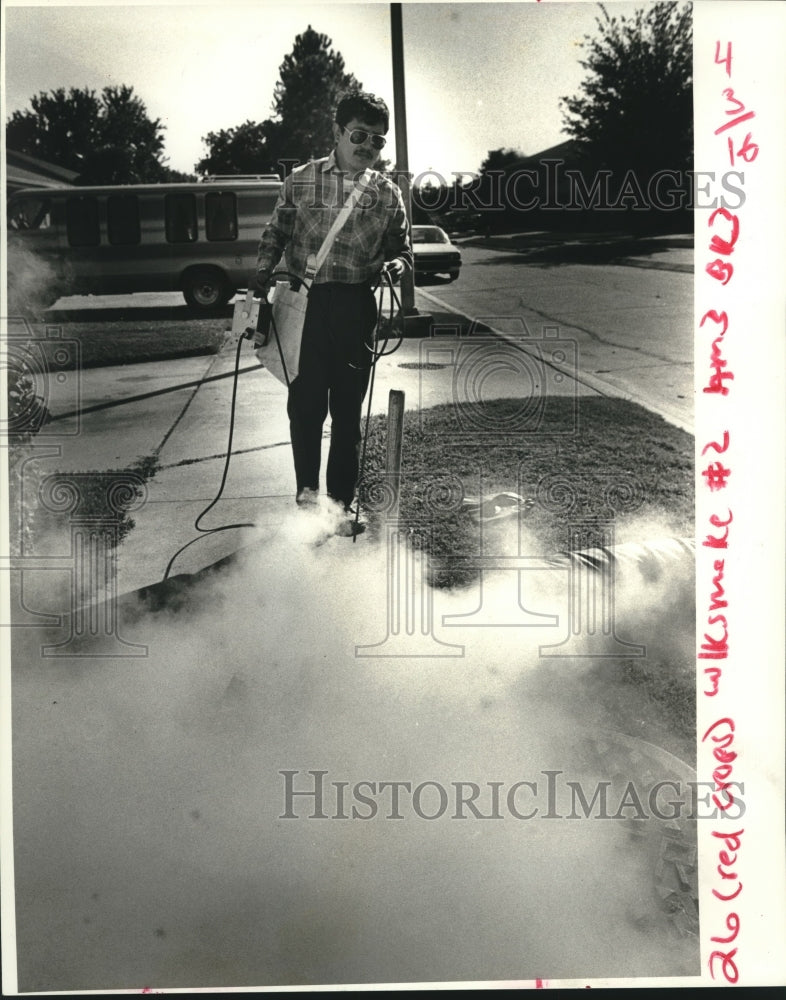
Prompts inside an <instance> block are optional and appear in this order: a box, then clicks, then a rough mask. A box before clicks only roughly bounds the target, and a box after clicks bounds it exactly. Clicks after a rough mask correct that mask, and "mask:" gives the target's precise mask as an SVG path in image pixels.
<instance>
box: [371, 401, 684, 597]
mask: <svg viewBox="0 0 786 1000" xmlns="http://www.w3.org/2000/svg"><path fill="white" fill-rule="evenodd" d="M520 423H521V402H520V401H519V400H515V399H498V400H492V401H490V402H487V403H483V404H474V406H473V407H472V408H468V407H465V408H463V409H459V408H457V407H456V406H454V405H452V404H445V405H442V406H436V407H434V408H432V409H430V410H427V411H423V412H408V413H405V415H404V440H403V450H402V470H401V473H402V486H401V517H402V519H403V520H404V521H408V522H411V523H414V524H417V525H424V524H429V525H431V526H432V529H433V541H432V551H431V555H432V557H433V560H432V561H433V567H434V568H433V581H432V582H433V583H434V584H435V585H437V586H446V587H452V586H456V585H462V584H464V583H466V582H467V581H468V579H469V577H467V576H466V573H464V572H458V573H457V572H455V571H451V570H450V569H449V567H447V566H446V565H444V563H445V560H444V559H443V557H446V556H448V555H450V554H451V553H454V552H457V551H459V552H460V551H467V550H468V548H469V547H470V546H472V544H473V542H474V540H475V539H476V537H477V527H476V525H475V523H474V522H473V520H472V518H471V516H470V514H469V513H468V512H467V511H465V510H462V508H461V503H460V501H461V494H462V493H465V494H466V495H468V496H473V495H474V496H476V495H477V494H478V493H481V494H482V495H484V496H488V495H491V494H495V493H500V492H504V491H512V492H514V493H519V494H521V495H523V496H532V497H534V498H536V500H537V501H538V502H536V504H535V506H534V508H533V510H532V512H531V514H530V515H529V516H528V518H527V526H528V527H529V528H530V529H531V531H532V534H533V536H534V537H536V538H537V539H538V546H537V550H536V551H532V552H528V553H526V554H527V555H533V556H538V555H552V554H553V553H555V552H559V551H563V550H565V548H566V547H567V546H568V542H569V538H568V533H567V528H568V524H569V521H571V520H573V521H575V520H576V519H581V518H582V517H586V518H593V517H602V516H603V515H604V513H606V512H607V511H608V507H607V504H606V499H605V497H607V496H608V494H607V492H606V491H607V487H608V486H609V485H614V484H618V485H619V487H620V488H622V489H625V488H626V487H628V486H631V485H632V486H634V488H635V491H636V494H635V498H634V499H633V502H632V503H627V502H626V500H625V498H624V497H623V496H621V495H619V496H618V497H617V499H616V500H615V499H614V498H613V497H612V502H613V503H615V504H616V505H617V507H618V510H619V508H620V507H623V508H625V507H629V506H632V507H633V508H635V509H633V510H630V512H629V513H627V514H626V513H618V514H617V516H616V517H614V525H615V530H616V532H617V534H618V537H620V536H621V535H622V533H623V532H624V529H625V527H626V525H627V524H630V523H632V522H633V519H636V520H637V521H640V520H641V519H642V517H647V518H648V519H649V520H651V521H657V523H658V525H659V528H660V533H661V534H663V535H679V536H682V535H684V536H691V537H692V536H693V530H694V529H693V505H694V498H693V461H694V460H693V438H692V437H691V435H689V434H687V433H685V432H684V431H682V430H680V429H679V428H677V427H674V426H672V425H671V424H669V423H667V422H666V421H665V420H663V419H662V418H661V417H659V416H656V415H655V414H652V413H650V412H649V411H648V410H645V409H644V408H643V407H641V406H639V405H637V404H636V403H631V402H628V401H626V400H622V399H608V398H604V397H594V396H588V397H581V399H580V400H579V402H578V408H577V411H576V404H575V401H574V400H572V399H570V398H566V397H552V398H549V399H548V400H547V401H546V405H545V407H544V409H543V411H542V413H541V414H540V415H539V418H538V423H537V426H533V427H531V428H527V427H526V426H524V424H521V426H519V425H520ZM472 425H474V426H475V427H485V428H491V429H492V431H491V432H486V431H481V432H478V433H473V432H472V431H471V430H469V431H467V427H471V426H472ZM505 428H510V429H511V430H510V432H509V433H505ZM494 429H500V431H501V432H500V433H497V432H495V431H494ZM386 435H387V428H386V418H385V417H384V416H380V417H375V418H372V421H371V423H370V425H369V435H368V445H367V451H366V472H365V476H364V483H365V492H366V493H367V494H368V493H373V488H374V484H375V483H379V482H380V481H382V480H383V479H384V471H385V448H386V443H385V442H386ZM546 477H552V480H553V477H558V478H559V479H560V480H561V481H563V482H564V484H565V486H566V487H567V488H568V489H570V490H575V491H576V507H575V508H574V509H573V510H572V511H571V516H570V518H569V517H568V516H567V515H566V512H565V509H564V504H563V503H562V500H563V499H564V496H562V497H560V495H559V494H558V491H557V492H555V491H552V492H553V494H554V495H553V496H552V500H553V501H554V502H552V503H547V502H546V501H547V498H546V497H545V496H543V495H542V494H543V491H544V490H545V488H546V487H547V485H548V481H547V478H546ZM539 484H540V487H539ZM445 491H451V492H452V494H454V495H452V496H450V497H447V498H446V497H445V496H444V494H445ZM550 508H551V509H550ZM555 508H556V509H555ZM371 510H372V520H373V505H371Z"/></svg>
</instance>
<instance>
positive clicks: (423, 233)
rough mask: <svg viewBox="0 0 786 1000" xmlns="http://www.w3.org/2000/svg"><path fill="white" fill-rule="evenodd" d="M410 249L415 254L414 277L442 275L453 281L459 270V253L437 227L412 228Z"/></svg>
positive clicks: (445, 234) (443, 232)
mask: <svg viewBox="0 0 786 1000" xmlns="http://www.w3.org/2000/svg"><path fill="white" fill-rule="evenodd" d="M412 249H413V251H414V253H415V277H416V278H425V277H432V276H433V275H438V274H444V275H447V277H448V278H449V279H450V280H451V281H455V280H456V278H458V276H459V271H460V270H461V252H460V250H459V248H458V247H457V246H454V244H453V243H451V242H450V237H449V236H448V234H447V233H446V232H445V230H444V229H440V227H439V226H413V227H412Z"/></svg>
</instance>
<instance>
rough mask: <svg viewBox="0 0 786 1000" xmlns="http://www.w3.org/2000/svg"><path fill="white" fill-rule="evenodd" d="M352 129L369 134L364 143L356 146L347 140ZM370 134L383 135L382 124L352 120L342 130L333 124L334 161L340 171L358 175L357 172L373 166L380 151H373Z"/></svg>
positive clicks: (339, 126)
mask: <svg viewBox="0 0 786 1000" xmlns="http://www.w3.org/2000/svg"><path fill="white" fill-rule="evenodd" d="M353 129H362V130H363V131H364V132H367V133H369V134H368V135H367V136H366V139H365V141H364V142H361V143H360V144H359V145H357V146H356V145H355V144H354V143H352V142H350V139H349V136H350V133H351V132H352V130H353ZM372 134H375V135H383V134H384V130H383V126H382V122H380V121H366V120H365V119H362V118H353V119H352V120H351V121H350V122H348V123H347V124H346V125H345V126H344V127H343V128H342V127H341V125H339V124H338V122H334V123H333V135H334V136H335V138H336V161H337V163H338V166H339V168H340V169H341V170H346V171H347V172H348V173H358V171H361V170H366V169H367V168H368V167H373V166H374V164H375V163H376V162H377V160H378V159H379V157H380V154H381V150H379V149H374V147H373V146H372V145H371V135H372Z"/></svg>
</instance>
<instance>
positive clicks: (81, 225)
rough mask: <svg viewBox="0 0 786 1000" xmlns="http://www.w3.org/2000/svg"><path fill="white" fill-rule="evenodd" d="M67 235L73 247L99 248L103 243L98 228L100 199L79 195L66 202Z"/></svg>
mask: <svg viewBox="0 0 786 1000" xmlns="http://www.w3.org/2000/svg"><path fill="white" fill-rule="evenodd" d="M66 235H67V237H68V244H69V246H72V247H97V246H98V244H99V243H100V242H101V232H100V230H99V228H98V199H97V198H94V197H92V195H79V196H78V197H73V198H68V199H67V200H66Z"/></svg>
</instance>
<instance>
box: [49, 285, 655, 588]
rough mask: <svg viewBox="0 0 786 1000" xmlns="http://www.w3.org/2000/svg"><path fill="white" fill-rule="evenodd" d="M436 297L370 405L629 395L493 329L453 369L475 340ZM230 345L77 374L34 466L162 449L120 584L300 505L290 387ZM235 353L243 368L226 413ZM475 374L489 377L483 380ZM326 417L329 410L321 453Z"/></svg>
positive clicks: (79, 465) (214, 557)
mask: <svg viewBox="0 0 786 1000" xmlns="http://www.w3.org/2000/svg"><path fill="white" fill-rule="evenodd" d="M439 301H440V300H438V299H435V298H434V297H433V296H432V295H431V294H430V293H428V292H424V291H422V290H420V289H418V290H417V291H416V306H417V308H418V310H419V312H420V313H423V314H425V313H431V314H432V315H434V317H435V319H438V320H439V324H440V326H439V335H437V336H434V337H432V338H424V339H417V338H406V339H404V340H402V341H401V342H400V345H399V346H398V348H397V350H396V351H395V353H393V354H391V355H390V356H389V357H385V358H383V359H382V360H381V361H380V362H379V363H378V365H377V367H376V371H375V376H374V383H373V394H372V406H371V412H372V413H374V414H384V413H386V412H387V409H388V399H389V393H390V390H391V389H396V390H400V391H402V392H403V393H404V395H405V406H406V409H407V410H410V411H411V410H419V409H423V408H427V407H431V406H434V405H436V404H438V403H461V402H462V401H470V402H477V401H479V399H478V397H477V396H476V397H475V398H474V399H469V400H468V399H467V393H472V392H475V391H476V389H475V388H474V386H475V385H476V384H478V385H480V384H482V389H480V390H478V391H480V392H481V394H482V395H481V398H482V399H485V400H488V399H491V398H501V397H513V398H516V397H522V398H523V397H524V395H525V394H526V396H527V397H529V396H531V395H532V394H533V393H537V392H546V393H549V394H570V395H574V394H575V395H577V396H579V395H597V394H603V395H620V396H625V395H626V394H625V393H624V392H620V391H618V390H617V389H615V388H614V387H613V386H609V385H608V384H606V383H601V382H600V381H599V380H597V379H595V380H593V379H592V378H591V377H588V376H586V374H583V373H581V372H579V373H578V374H577V373H576V371H575V368H571V367H570V364H569V363H568V364H566V365H564V366H562V367H560V365H559V363H558V362H557V363H555V362H554V361H553V359H551V358H550V357H548V352H547V351H544V350H543V349H542V347H541V346H539V345H533V346H532V347H530V346H527V348H526V351H527V353H526V355H525V354H522V352H521V351H520V350H519V348H518V347H516V346H513V345H505V342H504V341H501V340H500V338H499V337H496V336H494V335H489V338H488V339H489V343H490V344H493V345H495V350H494V351H493V352H492V354H491V355H490V356H489V359H488V360H487V361H483V359H482V358H481V361H480V367H481V368H482V367H483V365H486V366H487V368H488V370H487V371H482V372H481V371H479V370H478V371H474V370H473V371H471V372H468V371H467V370H462V371H461V372H459V371H458V369H459V368H460V367H461V366H462V365H464V363H465V361H466V358H467V355H466V354H463V353H462V352H463V351H467V350H469V349H470V346H471V345H470V344H469V342H468V341H467V340H466V339H464V340H461V339H459V337H458V334H459V333H461V334H462V335H464V336H466V332H467V329H468V327H469V324H468V320H467V318H466V317H465V316H462V315H461V314H458V313H452V314H451V313H444V312H438V310H439ZM442 304H443V305H444V303H442ZM435 305H436V310H435ZM454 321H455V326H454V327H453V330H454V332H453V333H452V334H451V332H450V331H451V324H452V323H453V322H454ZM227 325H229V323H228V322H227ZM502 332H503V333H504V331H502ZM461 345H463V346H461ZM501 345H502V346H501ZM389 346H390V347H392V346H394V345H393V343H391V344H390V345H389ZM475 346H477V341H475ZM237 347H238V344H237V340H236V339H235V338H233V337H232V336H231V335H228V336H227V340H226V341H225V344H224V347H223V348H222V350H221V351H220V353H219V354H218V355H214V356H207V357H204V356H203V357H192V358H182V359H177V360H170V361H162V362H151V363H147V364H138V365H123V366H118V367H106V368H93V369H85V370H83V371H82V372H81V373H80V380H79V396H80V398H79V408H81V411H82V412H81V414H80V415H79V416H71V417H68V418H66V419H62V420H56V421H55V422H54V423H53V424H51V425H49V426H50V428H51V433H52V435H54V437H52V438H51V440H52V441H53V442H54V443H55V447H54V450H55V451H56V454H54V455H52V456H51V457H49V458H46V457H44V458H42V459H41V461H40V462H39V463H38V464H39V467H40V469H41V471H42V472H44V473H46V472H53V471H58V470H67V471H79V470H83V471H87V470H94V471H109V470H125V469H129V468H132V467H133V464H134V463H135V462H136V461H137V460H139V459H142V458H145V457H149V456H156V457H157V460H158V463H159V469H158V471H157V472H156V474H155V476H154V477H153V478H152V479H150V480H149V481H148V482H147V493H146V497H145V499H144V502H143V503H142V504H141V506H140V507H139V509H137V510H135V511H134V512H133V513H132V515H131V516H132V517H133V519H134V522H135V526H134V528H133V530H132V531H131V532H130V533H129V535H128V536H127V537H126V538H125V540H124V541H123V542H122V544H121V545H120V546H119V548H118V550H117V556H118V558H117V573H118V592H119V593H120V594H123V593H129V592H132V591H136V590H138V589H140V588H142V587H147V586H152V585H154V584H156V583H159V582H161V581H162V580H163V579H164V578H165V576H169V577H171V576H177V575H180V574H188V573H195V572H197V571H199V570H201V569H203V568H205V567H206V566H209V565H213V564H214V563H216V562H217V561H219V560H220V559H222V558H224V557H225V556H227V555H230V554H231V553H233V552H235V551H237V550H238V549H240V548H242V547H243V546H245V545H249V544H252V543H253V542H255V541H257V540H261V539H263V538H268V539H269V538H272V537H274V536H275V535H276V534H277V533H278V532H279V531H280V530H281V528H282V524H284V522H286V520H287V518H288V515H289V514H290V513H291V512H292V511H293V510H294V503H293V501H294V490H295V487H294V473H293V469H292V456H291V449H290V443H289V425H288V419H287V415H286V387H285V386H284V385H283V384H282V383H280V382H278V381H277V380H276V379H275V378H274V377H273V376H272V375H270V373H269V372H267V371H266V370H265V369H263V368H260V367H255V366H256V365H257V361H256V358H255V356H254V354H253V351H252V349H251V345H250V343H249V342H247V341H244V342H243V344H242V346H241V347H240V353H239V355H238V353H237ZM500 352H501V354H502V355H504V358H503V363H501V364H500V363H498V362H499V356H500ZM236 358H237V359H238V368H239V370H240V372H241V374H239V375H238V377H237V393H236V405H235V412H234V421H231V420H230V417H231V411H232V394H233V381H234V378H233V376H234V371H235V366H236ZM544 358H545V359H546V361H545V364H544V360H543V359H544ZM478 363H479V362H478V356H477V354H475V355H474V360H472V364H473V365H475V367H476V368H477V366H478ZM478 375H482V376H483V377H482V379H480V381H478V378H477V376H478ZM207 380H209V381H207ZM69 391H71V392H72V389H70V388H69V386H58V385H56V384H55V385H53V388H52V393H51V399H50V401H49V402H50V409H51V411H52V412H53V414H55V416H57V415H58V414H59V413H63V412H69V411H70V410H71V409H72V407H73V402H74V401H73V399H72V398H71V396H69ZM628 398H629V397H628ZM644 405H647V402H646V401H644ZM655 409H656V411H657V404H656V405H655ZM365 412H366V408H365V407H364V413H365ZM329 427H330V423H329V420H328V421H327V423H326V426H325V435H326V436H325V450H326V448H327V439H328V437H329ZM230 433H231V434H232V440H231V458H230V461H229V463H228V468H227V469H226V481H225V482H224V484H223V489H222V490H221V497H220V499H219V500H218V502H217V503H216V504H215V506H212V507H211V509H210V510H209V512H208V513H207V514H206V515H205V517H204V518H203V519H202V520H200V521H199V528H197V527H195V522H196V521H197V519H198V518H200V515H201V514H202V513H203V512H204V511H205V510H206V508H208V506H209V505H211V503H212V502H213V501H214V500H215V498H216V497H217V495H218V494H219V489H220V488H221V484H222V477H223V475H224V472H225V467H226V466H227V460H226V455H227V450H228V447H229V444H230ZM323 455H324V453H323ZM323 470H324V464H323ZM323 474H324V473H323ZM252 525H253V527H252ZM225 526H232V527H226V528H225ZM216 528H221V529H222V530H220V531H215V530H214V529H216ZM195 539H196V540H195ZM184 546H186V548H184V549H183V551H182V552H180V553H179V550H180V549H181V548H183V547H184ZM177 553H179V554H178V555H177V557H176V558H175V559H174V562H172V560H173V557H175V556H176V554H177Z"/></svg>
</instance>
